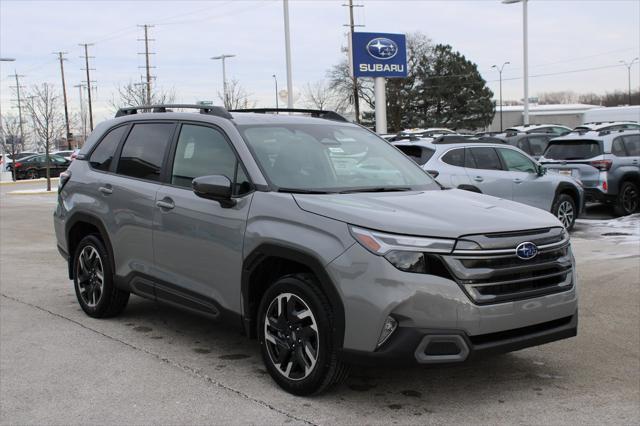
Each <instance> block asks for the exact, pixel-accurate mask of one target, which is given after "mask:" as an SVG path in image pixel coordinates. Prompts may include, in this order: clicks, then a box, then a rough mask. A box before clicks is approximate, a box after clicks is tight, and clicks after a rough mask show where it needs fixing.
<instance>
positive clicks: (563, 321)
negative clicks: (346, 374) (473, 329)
mask: <svg viewBox="0 0 640 426" xmlns="http://www.w3.org/2000/svg"><path fill="white" fill-rule="evenodd" d="M577 334H578V312H577V311H576V312H575V313H574V314H573V315H572V316H569V317H564V318H559V319H557V320H553V321H548V322H544V323H541V324H535V325H531V326H527V327H522V328H518V329H514V330H507V331H504V332H497V333H489V334H485V335H477V336H469V335H468V334H466V333H465V332H463V331H460V330H430V329H417V328H400V329H398V330H397V331H396V332H395V333H394V334H393V335H392V337H390V338H389V340H388V341H387V342H385V344H384V345H383V346H382V348H380V349H379V350H377V351H375V352H366V351H358V350H349V349H343V350H342V353H341V358H342V359H343V360H344V361H345V362H348V363H352V364H358V365H397V366H406V365H417V364H423V365H429V364H438V365H442V364H456V363H461V362H465V361H469V360H473V359H478V358H482V357H484V356H488V355H494V354H499V353H506V352H513V351H517V350H520V349H525V348H528V347H531V346H539V345H542V344H545V343H550V342H554V341H557V340H562V339H567V338H569V337H574V336H576V335H577Z"/></svg>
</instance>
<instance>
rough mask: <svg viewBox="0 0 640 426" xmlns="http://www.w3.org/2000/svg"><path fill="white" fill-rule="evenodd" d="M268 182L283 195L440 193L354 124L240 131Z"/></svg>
mask: <svg viewBox="0 0 640 426" xmlns="http://www.w3.org/2000/svg"><path fill="white" fill-rule="evenodd" d="M239 130H240V132H241V133H242V135H243V137H244V139H245V141H246V142H247V144H248V145H249V147H250V149H251V150H252V151H253V154H254V157H255V159H256V161H257V162H258V163H259V165H260V167H261V169H262V170H263V172H264V173H265V174H266V176H267V178H268V180H269V181H270V182H271V183H273V184H274V185H275V186H277V187H278V188H279V190H281V191H288V190H290V191H302V192H305V190H306V191H307V192H342V191H354V192H355V191H385V190H423V189H440V186H439V185H438V184H437V183H435V181H434V180H433V179H432V178H431V177H430V176H429V175H428V174H427V173H426V172H424V171H423V170H422V169H421V168H419V167H418V166H417V165H416V164H415V163H414V162H412V161H411V160H409V159H408V158H407V157H405V156H404V155H403V154H402V153H400V152H399V151H398V150H396V149H395V148H394V147H392V146H391V145H389V144H388V143H387V142H385V141H384V140H383V139H380V138H379V137H378V136H376V135H375V134H373V133H371V132H369V131H367V130H364V129H361V128H359V127H356V126H351V125H340V124H330V123H322V124H285V125H246V126H239Z"/></svg>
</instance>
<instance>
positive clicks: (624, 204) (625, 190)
mask: <svg viewBox="0 0 640 426" xmlns="http://www.w3.org/2000/svg"><path fill="white" fill-rule="evenodd" d="M639 206H640V191H638V185H636V184H635V183H633V182H629V181H627V182H624V183H623V184H622V186H621V187H620V192H619V193H618V199H617V200H616V206H615V211H616V214H618V215H620V216H626V215H629V214H633V213H635V212H637V211H638V207H639Z"/></svg>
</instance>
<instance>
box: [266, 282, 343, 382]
mask: <svg viewBox="0 0 640 426" xmlns="http://www.w3.org/2000/svg"><path fill="white" fill-rule="evenodd" d="M258 312H259V313H258V315H259V316H258V318H259V321H258V336H259V339H260V349H261V352H262V358H263V361H264V363H265V366H266V367H267V370H268V371H269V374H270V375H271V377H272V378H273V379H274V380H275V381H276V383H278V385H280V387H281V388H283V389H284V390H286V391H287V392H290V393H292V394H294V395H310V394H314V393H320V392H322V391H323V390H325V389H327V388H328V387H329V386H331V385H333V384H335V383H337V382H339V381H341V380H343V379H344V378H345V377H346V374H347V368H346V366H345V365H344V364H343V363H342V362H341V361H340V360H339V359H338V348H337V347H336V345H335V344H334V339H333V338H334V336H333V335H332V330H333V329H334V328H333V322H334V316H333V312H332V309H331V305H330V304H329V301H328V299H327V297H326V296H325V295H324V294H323V293H322V291H321V290H320V288H319V286H318V282H317V280H316V279H315V277H313V275H310V274H294V275H288V276H285V277H282V278H280V279H279V280H278V281H276V282H275V283H274V284H273V285H272V286H271V287H269V289H267V291H266V293H265V294H264V296H263V298H262V301H261V303H260V308H259V310H258Z"/></svg>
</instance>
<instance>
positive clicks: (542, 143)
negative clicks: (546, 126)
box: [518, 136, 549, 155]
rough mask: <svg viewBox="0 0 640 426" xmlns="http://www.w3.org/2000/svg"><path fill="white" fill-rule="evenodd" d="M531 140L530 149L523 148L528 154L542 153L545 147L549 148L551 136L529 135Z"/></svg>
mask: <svg viewBox="0 0 640 426" xmlns="http://www.w3.org/2000/svg"><path fill="white" fill-rule="evenodd" d="M527 140H528V141H529V149H528V150H526V149H522V148H520V147H518V148H520V149H522V150H523V151H525V152H526V153H527V154H530V155H542V153H543V152H544V150H545V149H547V144H548V143H549V136H529V137H528V138H527Z"/></svg>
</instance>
